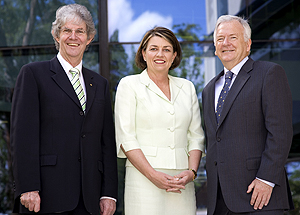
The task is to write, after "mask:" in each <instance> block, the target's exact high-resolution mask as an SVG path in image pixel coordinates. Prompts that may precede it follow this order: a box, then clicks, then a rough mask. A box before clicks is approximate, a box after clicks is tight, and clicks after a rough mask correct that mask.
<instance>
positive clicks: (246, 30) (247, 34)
mask: <svg viewBox="0 0 300 215" xmlns="http://www.w3.org/2000/svg"><path fill="white" fill-rule="evenodd" d="M233 20H236V21H238V22H239V23H241V25H242V26H243V28H244V40H245V42H247V41H248V40H249V39H251V28H250V26H249V23H248V21H247V20H245V19H243V18H241V17H238V16H232V15H223V16H220V17H219V18H218V20H217V23H216V26H215V30H214V43H215V44H216V39H217V38H216V34H217V29H218V27H219V25H220V24H222V23H224V22H231V21H233Z"/></svg>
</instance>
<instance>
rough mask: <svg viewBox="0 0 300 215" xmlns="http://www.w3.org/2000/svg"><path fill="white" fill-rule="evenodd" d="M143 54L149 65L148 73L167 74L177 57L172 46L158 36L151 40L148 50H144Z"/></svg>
mask: <svg viewBox="0 0 300 215" xmlns="http://www.w3.org/2000/svg"><path fill="white" fill-rule="evenodd" d="M142 54H143V57H144V60H145V61H146V63H147V71H148V72H167V73H168V72H169V69H170V67H171V65H172V63H173V61H174V59H175V57H176V55H177V53H176V52H174V49H173V46H172V44H171V43H169V42H168V41H167V40H165V39H163V38H161V37H158V36H154V37H152V38H151V39H150V40H149V42H148V45H147V47H146V50H143V51H142Z"/></svg>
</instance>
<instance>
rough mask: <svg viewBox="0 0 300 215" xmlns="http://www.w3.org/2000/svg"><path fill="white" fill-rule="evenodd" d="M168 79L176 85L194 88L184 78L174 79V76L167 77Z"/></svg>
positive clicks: (191, 83)
mask: <svg viewBox="0 0 300 215" xmlns="http://www.w3.org/2000/svg"><path fill="white" fill-rule="evenodd" d="M169 79H170V80H171V81H173V82H175V83H176V84H177V85H182V86H188V87H194V84H193V82H192V81H190V80H187V79H185V78H180V77H175V76H172V75H169Z"/></svg>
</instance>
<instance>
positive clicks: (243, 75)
mask: <svg viewBox="0 0 300 215" xmlns="http://www.w3.org/2000/svg"><path fill="white" fill-rule="evenodd" d="M253 62H254V61H253V60H252V59H251V58H249V59H248V61H247V62H246V63H245V64H244V66H243V67H242V68H241V70H240V71H239V74H238V75H237V77H236V79H235V81H234V82H233V84H232V86H231V89H230V91H229V93H228V95H227V97H226V99H225V102H224V106H223V110H222V113H221V117H220V121H219V126H220V125H221V124H222V122H223V121H224V119H225V118H226V115H227V114H228V112H229V110H230V108H231V106H232V105H233V103H234V100H235V98H236V97H237V95H238V94H239V92H240V91H241V90H242V88H243V86H244V85H245V83H246V82H247V80H248V79H249V78H250V74H249V72H250V71H251V70H252V66H253Z"/></svg>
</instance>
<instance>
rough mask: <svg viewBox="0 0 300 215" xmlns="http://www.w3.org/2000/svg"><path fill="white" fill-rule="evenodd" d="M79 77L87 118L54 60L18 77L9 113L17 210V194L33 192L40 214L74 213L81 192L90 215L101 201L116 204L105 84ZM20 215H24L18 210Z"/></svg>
mask: <svg viewBox="0 0 300 215" xmlns="http://www.w3.org/2000/svg"><path fill="white" fill-rule="evenodd" d="M82 72H83V76H84V80H85V85H86V92H87V105H86V114H84V113H83V111H82V109H81V105H80V103H79V100H78V98H77V96H76V94H75V91H74V89H73V87H72V85H71V83H70V81H69V79H68V77H67V75H66V73H65V72H64V70H63V68H62V66H61V64H60V63H59V61H58V59H57V58H56V57H55V58H53V59H52V60H51V61H45V62H35V63H30V64H27V65H25V66H23V67H22V69H21V71H20V74H19V76H18V79H17V81H16V86H15V89H14V96H13V103H12V111H11V147H12V156H13V173H14V178H15V200H16V201H15V203H16V206H17V205H18V204H19V198H20V195H21V193H24V192H28V191H35V190H38V191H39V194H40V196H41V211H40V212H41V213H50V212H60V211H70V210H72V209H74V208H75V207H76V206H77V203H78V200H79V196H80V192H82V195H83V199H84V203H85V206H86V208H87V210H88V211H89V212H90V213H91V214H98V213H99V201H100V197H101V196H109V197H113V198H117V164H116V144H115V134H114V125H113V119H112V109H111V101H110V96H109V86H108V82H107V80H106V79H104V78H103V77H101V76H100V75H99V74H97V73H95V72H93V71H91V70H88V69H86V68H83V69H82ZM80 185H81V187H80ZM20 211H23V212H24V211H27V212H28V210H27V209H25V208H24V207H23V206H21V207H20ZM15 212H17V211H15Z"/></svg>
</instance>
